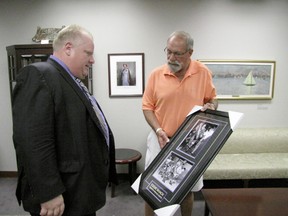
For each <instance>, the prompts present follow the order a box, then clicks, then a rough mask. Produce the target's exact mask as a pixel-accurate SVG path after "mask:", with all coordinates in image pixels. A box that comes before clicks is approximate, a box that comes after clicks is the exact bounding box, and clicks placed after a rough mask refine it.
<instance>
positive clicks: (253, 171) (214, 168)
mask: <svg viewBox="0 0 288 216" xmlns="http://www.w3.org/2000/svg"><path fill="white" fill-rule="evenodd" d="M267 178H288V153H247V154H218V155H217V156H216V157H215V159H214V160H213V161H212V163H211V164H210V165H209V167H208V169H207V170H206V172H205V173H204V179H207V180H221V179H267Z"/></svg>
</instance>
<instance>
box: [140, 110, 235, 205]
mask: <svg viewBox="0 0 288 216" xmlns="http://www.w3.org/2000/svg"><path fill="white" fill-rule="evenodd" d="M232 132H233V130H232V128H231V125H230V118H229V113H228V112H223V111H215V110H206V111H205V112H202V111H197V112H195V113H192V114H191V115H188V116H187V117H186V119H185V121H184V122H183V123H182V124H181V126H180V127H179V129H178V130H177V132H176V133H175V135H174V136H173V137H172V138H171V139H170V141H169V143H168V144H167V145H166V146H165V147H164V148H163V149H162V150H161V152H160V153H159V154H158V155H157V157H156V158H155V159H154V160H153V161H152V163H151V164H150V165H149V166H148V167H147V169H146V170H145V171H144V172H143V173H142V175H141V179H140V183H139V191H138V193H139V195H140V196H142V198H143V199H144V200H145V201H146V202H147V203H148V204H149V205H150V206H151V207H152V208H153V209H154V210H155V209H159V208H163V207H166V206H169V205H174V204H180V203H181V202H182V201H183V199H184V198H185V196H186V195H187V194H188V193H189V191H190V190H191V189H192V188H193V187H194V186H195V184H196V183H197V181H198V180H199V179H200V177H201V176H202V175H203V173H204V172H205V170H206V169H207V167H208V166H209V164H210V163H211V162H212V160H213V159H214V158H215V156H216V155H217V153H218V152H219V151H220V150H221V148H222V147H223V145H224V143H225V142H226V141H227V139H228V138H229V136H230V135H231V133H232Z"/></svg>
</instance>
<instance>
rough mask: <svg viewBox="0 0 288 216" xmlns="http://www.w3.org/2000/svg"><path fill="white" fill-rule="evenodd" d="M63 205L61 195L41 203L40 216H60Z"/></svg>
mask: <svg viewBox="0 0 288 216" xmlns="http://www.w3.org/2000/svg"><path fill="white" fill-rule="evenodd" d="M64 208H65V204H64V199H63V196H62V195H59V196H57V197H55V198H54V199H52V200H49V201H47V202H44V203H41V211H40V215H41V216H61V215H62V214H63V212H64Z"/></svg>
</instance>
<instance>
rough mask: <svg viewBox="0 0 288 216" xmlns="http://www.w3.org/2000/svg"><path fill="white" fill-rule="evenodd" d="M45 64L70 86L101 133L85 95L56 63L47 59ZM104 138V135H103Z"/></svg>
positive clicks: (98, 123)
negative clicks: (49, 64)
mask: <svg viewBox="0 0 288 216" xmlns="http://www.w3.org/2000/svg"><path fill="white" fill-rule="evenodd" d="M47 62H49V63H51V64H53V65H54V66H55V67H56V68H57V70H58V71H59V73H60V74H61V76H62V77H63V78H64V79H65V81H66V82H67V83H69V85H70V86H71V88H72V89H73V90H74V91H75V92H76V94H77V95H78V96H79V98H80V100H81V101H82V102H83V104H84V105H85V107H86V108H87V110H88V112H89V114H90V116H91V118H92V119H93V121H94V122H95V123H96V125H97V127H98V128H99V129H100V130H101V131H102V129H101V125H100V122H99V120H98V118H97V116H96V114H95V112H94V109H93V107H92V105H91V103H90V101H89V100H88V99H87V97H86V95H85V94H84V93H83V91H82V90H81V89H80V87H79V86H78V85H77V84H76V82H75V81H74V80H73V79H72V77H71V76H70V75H69V74H68V72H67V71H66V70H65V69H64V68H63V67H62V66H61V65H59V64H58V63H57V62H55V61H53V60H52V59H48V60H47ZM103 136H104V135H103Z"/></svg>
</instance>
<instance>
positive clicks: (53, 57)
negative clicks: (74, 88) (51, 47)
mask: <svg viewBox="0 0 288 216" xmlns="http://www.w3.org/2000/svg"><path fill="white" fill-rule="evenodd" d="M50 58H51V59H53V60H54V61H56V62H57V63H58V64H60V65H61V66H62V67H63V68H64V69H65V71H66V72H67V73H68V74H69V75H70V76H71V77H72V78H73V79H74V80H75V76H74V75H73V74H72V72H71V71H70V69H69V68H68V66H67V65H66V64H65V63H64V62H63V61H62V60H60V59H59V58H57V57H56V56H54V55H50Z"/></svg>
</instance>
